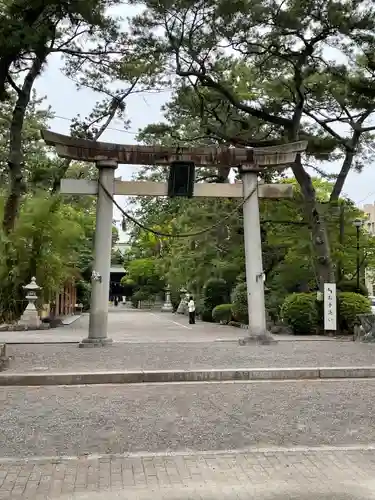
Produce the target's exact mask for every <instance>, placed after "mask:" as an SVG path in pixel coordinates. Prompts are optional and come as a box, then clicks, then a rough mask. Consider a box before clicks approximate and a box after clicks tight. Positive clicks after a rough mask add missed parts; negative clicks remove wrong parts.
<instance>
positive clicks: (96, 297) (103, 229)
mask: <svg viewBox="0 0 375 500" xmlns="http://www.w3.org/2000/svg"><path fill="white" fill-rule="evenodd" d="M117 166H118V164H117V162H116V161H114V160H99V161H97V162H96V167H97V168H98V170H99V183H98V196H97V201H96V226H95V242H94V268H93V271H92V279H91V283H92V289H91V304H90V320H89V335H88V337H87V338H85V339H83V340H82V342H81V343H80V344H79V347H99V346H103V345H107V344H110V343H112V339H111V338H108V337H107V325H108V304H109V281H110V269H111V267H110V266H111V251H112V222H113V202H112V199H111V198H110V197H109V196H108V195H107V193H106V192H105V191H104V189H103V187H104V188H105V189H106V190H107V191H108V193H109V194H110V195H111V196H113V195H114V192H115V191H114V183H115V170H116V168H117Z"/></svg>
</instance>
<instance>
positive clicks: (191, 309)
mask: <svg viewBox="0 0 375 500" xmlns="http://www.w3.org/2000/svg"><path fill="white" fill-rule="evenodd" d="M188 311H189V325H195V302H194V299H193V297H192V296H190V298H189V302H188Z"/></svg>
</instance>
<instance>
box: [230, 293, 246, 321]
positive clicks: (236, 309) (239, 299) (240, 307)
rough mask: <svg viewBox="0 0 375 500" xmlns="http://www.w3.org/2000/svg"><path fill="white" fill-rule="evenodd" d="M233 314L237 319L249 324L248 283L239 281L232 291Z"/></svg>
mask: <svg viewBox="0 0 375 500" xmlns="http://www.w3.org/2000/svg"><path fill="white" fill-rule="evenodd" d="M231 300H232V314H233V317H234V319H235V320H236V321H238V322H239V323H243V324H244V325H248V324H249V315H248V306H247V289H246V283H238V285H237V286H236V287H235V288H234V290H233V292H232V297H231Z"/></svg>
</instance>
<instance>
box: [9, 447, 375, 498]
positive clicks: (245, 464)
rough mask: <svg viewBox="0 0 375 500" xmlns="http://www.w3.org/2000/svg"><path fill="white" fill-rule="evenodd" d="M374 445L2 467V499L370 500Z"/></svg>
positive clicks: (373, 490)
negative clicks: (369, 446) (367, 446)
mask: <svg viewBox="0 0 375 500" xmlns="http://www.w3.org/2000/svg"><path fill="white" fill-rule="evenodd" d="M374 469H375V452H374V448H367V449H366V448H360V447H359V448H323V449H319V448H316V449H314V448H310V449H309V448H306V449H272V448H269V449H266V450H264V449H263V450H251V451H242V452H241V451H237V452H223V453H212V452H206V453H200V454H199V453H198V454H184V453H182V454H169V455H163V454H158V455H143V456H142V455H138V456H134V455H129V456H121V455H117V456H87V457H82V458H70V459H68V458H66V459H64V458H62V459H61V458H56V459H39V460H38V459H37V460H35V459H34V460H30V461H19V462H16V461H9V462H6V461H3V462H2V463H1V462H0V499H4V500H5V499H7V500H8V499H12V500H23V499H29V500H47V499H53V500H54V499H61V500H63V499H64V498H65V499H68V498H71V499H76V500H108V499H113V498H116V499H123V500H133V499H134V500H135V499H152V500H156V499H171V500H172V499H176V500H177V499H181V500H182V499H194V500H196V499H202V500H205V499H207V500H208V499H210V500H211V499H212V500H213V499H215V500H217V499H227V500H232V499H233V500H259V499H264V500H266V499H268V500H292V499H295V500H297V499H298V500H316V499H319V500H328V499H329V500H349V499H352V500H369V499H374V498H375V481H374V479H373V478H374Z"/></svg>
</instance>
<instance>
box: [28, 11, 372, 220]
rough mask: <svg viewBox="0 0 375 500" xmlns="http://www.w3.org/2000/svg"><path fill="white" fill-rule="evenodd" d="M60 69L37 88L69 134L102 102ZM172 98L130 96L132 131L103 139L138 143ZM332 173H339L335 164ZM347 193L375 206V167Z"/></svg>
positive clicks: (56, 62)
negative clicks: (73, 125)
mask: <svg viewBox="0 0 375 500" xmlns="http://www.w3.org/2000/svg"><path fill="white" fill-rule="evenodd" d="M123 9H125V12H121V11H120V12H119V14H120V15H121V14H122V16H123V17H126V16H128V15H131V14H133V13H134V9H133V8H130V7H126V8H124V7H123ZM60 67H61V62H60V59H59V57H56V56H55V57H52V58H50V59H49V63H48V66H47V68H46V70H45V71H44V73H43V74H42V76H41V77H40V78H39V79H38V80H37V82H36V85H35V89H36V91H37V94H38V96H39V97H40V96H47V103H48V104H49V105H50V106H51V107H52V110H53V112H54V113H55V114H56V118H55V119H53V120H51V122H50V128H51V129H52V130H54V131H55V132H60V133H63V134H69V120H70V119H72V118H74V117H75V116H76V115H77V114H78V113H79V114H80V115H81V116H85V115H87V114H89V113H90V111H91V110H92V108H93V106H94V104H95V102H96V101H97V100H98V96H97V95H96V94H95V93H94V92H92V91H90V90H87V89H83V90H80V91H78V90H77V89H76V87H75V85H74V84H73V82H71V81H70V80H69V79H68V78H66V77H65V76H64V75H63V74H62V73H61V71H60ZM169 96H170V93H169V92H164V93H159V94H150V93H145V94H135V95H131V96H129V98H127V100H126V106H127V118H128V119H130V121H131V127H130V130H129V131H126V130H124V129H123V127H122V126H121V123H113V124H112V128H116V129H119V130H107V131H106V132H105V133H104V134H103V136H102V138H101V140H103V141H105V142H118V143H123V144H135V134H136V133H137V132H138V130H139V129H140V128H143V127H145V126H146V125H148V124H150V123H155V122H158V121H161V120H162V118H163V116H162V113H161V106H162V105H163V104H164V103H165V102H166V101H167V100H168V99H169ZM58 117H60V118H58ZM61 117H62V118H61ZM136 169H137V167H134V166H129V165H120V166H119V168H118V170H117V172H116V176H121V177H122V179H123V180H129V179H130V178H131V176H132V174H133V173H134V172H135V170H136ZM329 170H332V171H333V172H334V171H337V170H336V169H335V168H334V165H332V166H331V168H330V169H329ZM344 193H345V194H346V195H348V196H349V197H350V198H351V199H352V200H354V201H355V202H356V203H357V204H360V205H362V204H363V203H374V201H375V165H369V166H368V167H366V168H365V170H364V171H363V172H362V173H361V174H357V173H354V172H351V173H350V174H349V176H348V179H347V181H346V184H345V187H344ZM118 202H119V203H120V204H121V205H122V206H126V199H125V197H118ZM118 215H119V214H118V213H117V214H115V217H118ZM118 218H120V217H118Z"/></svg>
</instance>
